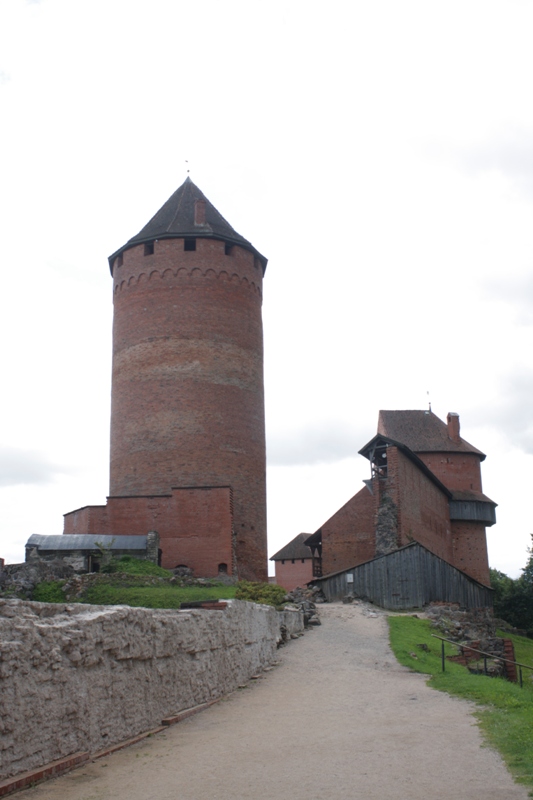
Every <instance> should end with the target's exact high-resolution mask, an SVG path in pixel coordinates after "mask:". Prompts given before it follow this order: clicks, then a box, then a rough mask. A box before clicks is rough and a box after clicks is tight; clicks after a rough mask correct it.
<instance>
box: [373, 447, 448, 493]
mask: <svg viewBox="0 0 533 800" xmlns="http://www.w3.org/2000/svg"><path fill="white" fill-rule="evenodd" d="M387 447H397V448H398V450H400V451H401V452H402V453H403V454H404V455H405V456H407V458H408V459H409V460H410V461H412V462H413V464H416V466H417V467H418V469H419V470H420V471H421V472H423V473H424V475H426V477H428V478H429V480H430V481H432V483H434V484H435V486H437V487H438V488H439V489H440V490H441V492H442V493H443V494H445V495H446V496H447V497H448V499H451V496H452V493H451V491H450V490H449V489H448V488H447V487H446V486H445V485H444V484H443V483H441V481H439V479H438V478H437V476H436V475H434V474H433V473H432V472H431V470H430V469H429V467H427V466H426V465H425V464H424V462H423V461H422V459H420V458H418V456H417V455H416V453H413V451H412V450H410V449H409V448H408V447H406V446H405V445H404V444H403V443H402V442H397V441H395V440H394V439H390V438H389V437H388V436H380V435H379V433H378V435H377V436H374V438H373V439H371V440H370V441H369V442H368V443H367V444H365V446H364V447H362V448H361V449H360V450H359V454H360V455H362V456H364V457H365V458H368V460H369V461H372V459H373V456H374V451H375V450H376V448H385V449H386V448H387Z"/></svg>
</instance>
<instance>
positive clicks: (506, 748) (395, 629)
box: [389, 616, 533, 797]
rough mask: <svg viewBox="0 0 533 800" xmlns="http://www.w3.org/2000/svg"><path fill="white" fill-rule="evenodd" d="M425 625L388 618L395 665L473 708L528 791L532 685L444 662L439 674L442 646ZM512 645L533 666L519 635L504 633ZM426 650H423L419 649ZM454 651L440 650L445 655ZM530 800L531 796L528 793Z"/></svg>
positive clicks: (529, 646)
mask: <svg viewBox="0 0 533 800" xmlns="http://www.w3.org/2000/svg"><path fill="white" fill-rule="evenodd" d="M433 630H434V629H432V628H431V626H430V623H429V621H428V620H422V619H417V618H415V617H402V616H397V617H393V616H391V617H389V632H390V643H391V647H392V650H393V652H394V655H395V656H396V658H397V659H398V661H399V662H400V664H403V665H404V666H406V667H409V669H412V670H414V671H415V672H422V673H425V674H427V675H428V676H429V681H428V684H429V686H432V687H433V688H435V689H439V690H440V691H443V692H449V694H452V695H455V696H457V697H464V698H465V699H467V700H471V701H473V702H475V703H477V704H478V706H479V710H478V711H477V713H476V716H477V719H478V721H479V725H480V728H481V730H482V732H483V734H484V736H485V738H486V740H487V741H488V742H489V744H491V745H492V746H493V747H495V748H496V749H497V750H499V752H500V753H501V755H502V756H503V758H504V759H505V761H506V763H507V766H508V767H509V769H510V770H511V772H512V774H513V775H514V777H515V779H516V780H517V781H518V782H519V783H523V784H525V785H526V786H530V787H533V684H532V681H531V678H530V677H529V675H530V674H531V673H529V671H528V670H524V688H522V689H521V688H520V686H519V685H518V684H514V683H509V681H506V680H505V679H503V678H489V677H486V676H485V675H472V674H471V673H470V672H468V670H467V669H466V668H465V667H462V666H460V665H459V664H453V663H451V662H449V661H446V670H445V672H442V663H441V642H440V641H439V640H438V639H434V638H432V636H431V633H432V631H433ZM502 635H505V637H506V638H510V639H513V642H515V657H516V660H517V661H520V662H522V663H524V664H531V665H533V642H532V641H531V640H530V639H524V638H523V637H520V636H511V635H509V634H503V632H502ZM420 645H425V646H426V647H427V651H426V650H425V649H424V648H422V647H420ZM456 653H457V647H454V646H453V645H449V644H446V645H445V654H446V655H455V654H456ZM530 796H531V797H533V792H530Z"/></svg>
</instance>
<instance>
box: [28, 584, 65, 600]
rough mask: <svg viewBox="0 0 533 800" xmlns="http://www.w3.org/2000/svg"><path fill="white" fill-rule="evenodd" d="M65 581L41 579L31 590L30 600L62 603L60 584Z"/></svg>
mask: <svg viewBox="0 0 533 800" xmlns="http://www.w3.org/2000/svg"><path fill="white" fill-rule="evenodd" d="M64 583H65V581H43V582H42V583H38V584H37V586H36V587H35V589H34V590H33V592H32V597H31V599H32V600H36V601H37V602H39V603H64V602H65V595H64V594H63V591H62V588H61V587H62V586H63V585H64Z"/></svg>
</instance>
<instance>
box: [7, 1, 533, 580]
mask: <svg viewBox="0 0 533 800" xmlns="http://www.w3.org/2000/svg"><path fill="white" fill-rule="evenodd" d="M532 38H533V2H531V1H530V0H502V2H496V1H493V0H446V2H444V0H402V2H398V0H352V2H346V0H344V1H343V2H340V1H339V0H330V2H328V3H324V2H316V0H306V2H303V1H302V0H283V2H280V0H270V2H268V3H265V2H259V1H258V0H224V2H220V0H218V2H216V1H214V0H203V2H198V3H191V2H187V3H185V2H183V0H150V1H149V2H148V0H145V1H144V2H141V0H91V2H90V3H89V2H81V1H79V2H72V0H40V1H38V2H29V0H2V2H1V4H0V157H1V160H2V165H1V173H0V226H1V229H2V230H1V234H2V237H1V240H2V261H3V265H2V282H3V290H4V291H3V294H2V313H1V315H0V334H1V340H0V341H1V344H2V374H3V381H2V390H1V396H0V397H1V399H0V402H1V409H2V415H1V420H2V436H1V442H0V528H1V533H2V540H1V545H0V555H3V556H4V557H5V558H6V559H7V560H8V561H19V560H22V559H23V557H24V542H25V541H26V539H27V537H28V536H29V535H30V534H31V533H48V534H51V533H60V532H61V531H62V514H63V513H65V512H66V511H70V510H72V509H74V508H77V507H79V506H81V505H86V504H89V503H103V502H104V501H105V496H106V494H107V489H108V436H109V386H110V345H111V335H110V326H111V314H112V305H111V280H110V277H109V273H108V267H107V260H106V259H107V256H108V255H109V254H110V253H112V252H113V251H114V250H116V249H117V248H118V247H120V246H121V245H122V244H123V243H124V242H125V241H126V240H127V239H129V238H130V236H132V235H133V234H135V233H136V232H137V231H138V230H139V229H140V228H141V227H142V226H143V225H144V224H145V223H146V222H147V221H148V219H149V218H150V217H151V216H152V214H153V213H154V212H155V211H156V210H157V209H158V208H159V206H160V205H162V203H163V202H164V201H165V200H166V199H167V197H168V196H169V195H170V194H171V193H172V192H173V191H174V190H175V189H176V188H177V186H179V185H180V184H181V182H182V181H183V180H184V178H185V176H186V171H185V170H186V165H185V161H186V160H188V162H189V165H190V167H191V177H192V178H193V180H194V181H195V182H196V183H197V184H198V185H199V186H200V188H201V189H202V190H203V191H204V192H205V194H206V195H207V196H208V197H209V199H210V200H211V201H212V202H213V203H214V204H215V205H216V206H217V208H218V209H219V210H220V211H221V213H222V214H223V215H224V216H225V217H226V218H227V219H228V220H229V221H230V223H231V224H232V225H233V226H234V227H235V228H236V230H238V231H239V232H240V233H242V234H243V235H244V236H246V237H247V238H248V239H250V240H251V241H252V242H253V243H254V245H255V246H256V247H257V248H258V249H259V250H261V252H263V253H264V254H265V255H266V256H267V257H268V258H269V266H268V269H267V273H266V280H265V293H264V322H265V357H266V368H265V372H266V375H265V377H266V396H267V430H268V457H269V478H268V492H269V499H268V504H269V507H268V511H269V542H270V548H269V549H270V552H271V553H273V552H275V551H276V550H277V549H279V547H281V546H282V545H283V544H284V543H285V542H286V541H287V540H288V539H290V538H292V537H293V536H295V535H296V534H297V533H299V532H301V531H309V532H312V531H314V530H315V529H316V528H317V527H319V525H320V524H321V523H322V522H324V521H325V519H327V518H328V517H329V516H330V515H331V514H332V513H333V512H334V511H335V510H336V509H337V508H338V507H339V506H340V505H341V504H342V503H344V502H345V501H346V500H348V499H349V497H350V496H351V495H352V494H354V493H355V492H356V491H357V490H358V489H359V488H360V486H361V480H362V479H363V478H366V477H367V476H368V462H366V461H365V460H364V459H362V458H361V457H359V456H357V451H358V450H359V449H360V448H361V447H362V445H363V444H365V443H366V441H368V440H369V439H370V438H371V437H372V436H373V435H374V433H375V428H376V422H377V415H378V410H379V409H380V408H388V409H406V408H425V407H426V404H427V400H428V395H427V392H428V391H429V393H430V399H431V402H432V405H433V410H434V411H435V412H436V413H437V414H438V415H439V416H440V417H441V418H445V417H446V413H447V412H448V411H457V412H458V413H459V414H460V415H461V424H462V434H463V435H464V437H465V438H466V439H467V440H469V441H470V442H471V443H473V444H474V445H476V446H477V447H479V448H480V449H482V450H483V451H484V452H486V453H487V456H488V457H487V460H486V462H485V464H484V489H485V491H486V493H487V494H489V495H490V496H491V497H492V498H493V499H494V500H495V501H496V502H498V504H499V507H498V511H497V513H498V524H497V525H496V526H495V527H494V528H492V529H491V530H490V531H489V554H490V562H491V565H492V566H494V567H496V568H498V569H501V570H503V571H504V572H507V573H508V574H511V575H518V574H519V570H520V567H521V566H523V565H524V564H525V561H526V558H527V553H526V548H527V546H528V545H529V543H530V541H529V534H530V532H531V531H533V522H532V521H531V484H532V478H533V409H532V404H531V397H532V394H533V360H532V351H533V347H532V344H533V342H532V338H533V337H532V331H533V271H532V268H531V267H532V261H533V226H532V217H533V102H532V100H533V97H532V94H533V88H532V87H533V48H532V47H531V41H532Z"/></svg>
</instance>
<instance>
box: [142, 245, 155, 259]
mask: <svg viewBox="0 0 533 800" xmlns="http://www.w3.org/2000/svg"><path fill="white" fill-rule="evenodd" d="M153 254H154V243H153V242H145V243H144V255H145V256H153Z"/></svg>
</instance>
